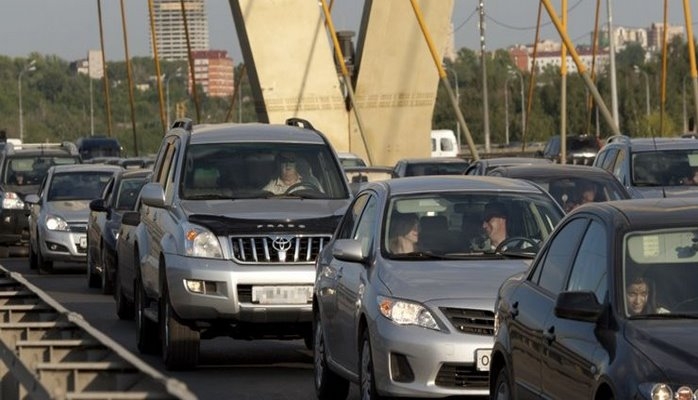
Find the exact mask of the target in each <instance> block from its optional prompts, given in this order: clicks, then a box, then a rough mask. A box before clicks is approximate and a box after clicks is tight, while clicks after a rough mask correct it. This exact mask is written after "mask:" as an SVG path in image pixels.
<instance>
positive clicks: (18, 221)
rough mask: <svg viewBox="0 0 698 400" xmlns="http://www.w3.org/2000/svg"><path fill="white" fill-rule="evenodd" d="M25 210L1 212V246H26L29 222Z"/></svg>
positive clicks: (4, 210)
mask: <svg viewBox="0 0 698 400" xmlns="http://www.w3.org/2000/svg"><path fill="white" fill-rule="evenodd" d="M25 213H26V211H25V210H23V209H22V210H7V209H2V210H0V245H3V246H7V245H14V244H26V243H27V242H28V241H29V220H28V218H27V215H26V214H25Z"/></svg>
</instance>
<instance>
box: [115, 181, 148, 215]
mask: <svg viewBox="0 0 698 400" xmlns="http://www.w3.org/2000/svg"><path fill="white" fill-rule="evenodd" d="M144 184H145V178H134V179H123V180H122V181H121V185H119V193H118V194H117V196H118V197H117V200H116V209H117V210H132V209H133V206H134V205H135V204H136V199H137V198H138V193H139V192H140V191H141V188H142V187H143V185H144Z"/></svg>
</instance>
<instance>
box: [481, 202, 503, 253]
mask: <svg viewBox="0 0 698 400" xmlns="http://www.w3.org/2000/svg"><path fill="white" fill-rule="evenodd" d="M482 230H484V231H485V234H486V235H487V239H485V242H484V243H483V249H484V250H494V249H496V248H497V246H499V244H500V243H502V241H504V240H505V239H506V238H507V236H508V235H507V209H506V207H505V206H504V204H502V203H500V202H496V201H493V202H490V203H487V205H485V212H484V213H483V217H482Z"/></svg>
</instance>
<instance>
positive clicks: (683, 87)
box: [681, 75, 691, 132]
mask: <svg viewBox="0 0 698 400" xmlns="http://www.w3.org/2000/svg"><path fill="white" fill-rule="evenodd" d="M690 77H691V76H690V75H684V77H683V82H682V83H681V100H682V101H683V131H684V132H688V113H687V112H686V78H690Z"/></svg>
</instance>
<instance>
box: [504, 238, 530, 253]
mask: <svg viewBox="0 0 698 400" xmlns="http://www.w3.org/2000/svg"><path fill="white" fill-rule="evenodd" d="M514 243H519V245H518V246H516V247H513V248H515V249H520V250H523V249H524V247H523V245H524V244H530V245H531V247H530V248H531V249H535V248H537V247H538V245H539V244H538V242H536V241H535V240H533V239H530V238H527V237H523V236H512V237H509V238H506V239H504V240H502V242H501V243H499V245H498V246H497V248H496V249H494V252H495V253H501V252H502V251H503V250H504V249H505V248H508V247H509V246H510V245H512V244H514Z"/></svg>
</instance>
